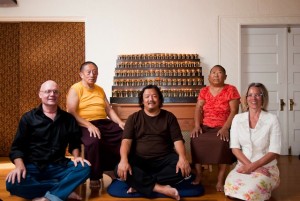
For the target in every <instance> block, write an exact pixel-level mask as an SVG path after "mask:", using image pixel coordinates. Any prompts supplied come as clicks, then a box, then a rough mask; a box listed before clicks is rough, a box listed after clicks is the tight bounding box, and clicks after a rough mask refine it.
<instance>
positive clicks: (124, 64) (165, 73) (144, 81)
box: [110, 53, 204, 103]
mask: <svg viewBox="0 0 300 201" xmlns="http://www.w3.org/2000/svg"><path fill="white" fill-rule="evenodd" d="M200 64H201V63H200V59H199V55H198V54H169V53H152V54H130V55H119V56H118V58H117V62H116V68H115V76H114V82H113V86H112V97H111V98H110V102H111V103H138V98H137V97H138V93H139V91H140V90H141V89H142V88H143V87H144V86H146V85H148V84H155V85H157V86H159V87H160V88H161V91H162V93H163V96H164V99H165V103H196V102H197V97H198V93H199V91H200V89H201V88H202V87H203V86H204V82H203V76H202V67H201V66H200Z"/></svg>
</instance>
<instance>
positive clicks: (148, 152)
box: [116, 85, 191, 200]
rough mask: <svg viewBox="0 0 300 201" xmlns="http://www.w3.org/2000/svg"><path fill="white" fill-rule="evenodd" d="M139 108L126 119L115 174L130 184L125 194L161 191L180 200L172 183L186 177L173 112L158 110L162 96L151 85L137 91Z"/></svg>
mask: <svg viewBox="0 0 300 201" xmlns="http://www.w3.org/2000/svg"><path fill="white" fill-rule="evenodd" d="M139 104H140V106H141V108H142V109H141V110H140V111H138V112H135V113H133V114H132V115H130V116H129V118H128V119H127V121H126V124H125V129H124V132H123V140H122V144H121V149H120V155H121V160H120V163H119V165H118V166H117V168H116V174H117V176H118V177H119V178H120V179H121V180H124V181H126V183H127V184H128V185H129V186H130V188H129V189H128V191H127V193H132V192H135V191H138V192H139V193H143V194H145V195H146V196H150V195H151V193H152V192H158V193H162V194H164V195H166V196H168V197H171V198H174V199H176V200H180V195H179V193H178V191H177V189H176V188H173V187H171V186H170V185H172V184H176V183H178V182H180V181H182V180H183V179H185V177H188V176H190V172H191V168H190V165H189V162H188V161H187V159H186V155H185V147H184V140H183V137H182V134H181V129H180V127H179V124H178V121H177V119H176V117H175V115H174V114H172V113H171V112H168V111H166V110H163V109H161V107H162V105H163V96H162V93H161V91H160V89H159V88H158V87H157V86H155V85H148V86H146V87H144V88H143V90H142V91H141V92H140V94H139Z"/></svg>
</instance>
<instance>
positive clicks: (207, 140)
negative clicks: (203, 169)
mask: <svg viewBox="0 0 300 201" xmlns="http://www.w3.org/2000/svg"><path fill="white" fill-rule="evenodd" d="M220 129H221V127H217V128H210V127H208V126H202V134H200V135H199V136H198V137H195V138H191V154H192V162H193V163H200V164H232V163H234V162H235V161H236V158H235V156H234V155H233V154H232V151H231V149H230V148H229V142H227V141H223V140H221V139H220V136H217V132H218V131H219V130H220Z"/></svg>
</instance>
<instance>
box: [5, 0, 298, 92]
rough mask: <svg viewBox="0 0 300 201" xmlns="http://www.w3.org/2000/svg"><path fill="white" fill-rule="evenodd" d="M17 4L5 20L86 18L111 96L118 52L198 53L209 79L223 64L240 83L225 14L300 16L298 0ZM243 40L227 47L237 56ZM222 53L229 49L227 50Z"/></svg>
mask: <svg viewBox="0 0 300 201" xmlns="http://www.w3.org/2000/svg"><path fill="white" fill-rule="evenodd" d="M18 4H19V6H18V7H13V8H0V21H84V22H86V60H92V61H94V62H95V63H97V64H98V66H99V69H100V75H99V77H98V81H97V83H98V84H99V85H101V86H102V87H103V88H104V90H105V91H106V94H107V96H108V97H110V96H111V86H112V84H113V76H114V68H115V63H116V58H117V55H119V54H136V53H164V52H165V53H197V54H199V55H200V58H201V62H202V67H203V74H204V76H205V79H206V78H207V74H208V71H209V68H210V67H211V66H213V65H215V64H221V65H224V67H225V68H227V69H228V80H227V82H228V83H231V84H235V85H238V83H239V82H238V79H239V76H238V70H239V67H238V63H237V60H234V61H231V60H232V59H229V60H228V59H227V60H226V58H228V57H226V58H223V59H221V56H223V57H224V54H223V53H222V55H221V51H220V40H219V39H220V38H222V40H223V41H224V40H226V38H225V39H224V35H221V31H220V29H222V32H226V26H225V27H224V23H223V25H222V26H220V23H221V22H222V19H224V18H225V19H226V17H232V16H234V17H236V18H243V17H245V18H258V19H259V18H260V17H263V18H266V17H276V19H279V21H280V19H286V17H295V16H300V1H299V0H285V1H282V0H51V1H50V0H48V1H46V0H18ZM220 19H221V20H220ZM234 19H235V18H233V20H234ZM297 19H298V18H297ZM283 22H284V23H286V21H284V20H283ZM299 24H300V21H299ZM225 25H226V24H225ZM233 26H237V25H236V24H234V23H233ZM231 29H232V27H231ZM237 31H239V29H238V27H236V29H235V30H233V32H234V33H235V34H236V35H237V36H238V34H237ZM226 33H228V32H226ZM229 33H230V32H229ZM236 35H234V37H236ZM229 37H230V36H229ZM231 37H232V35H231ZM228 45H229V46H230V43H229V44H228ZM238 45H239V44H234V46H233V47H228V50H230V51H233V54H234V56H231V57H233V58H234V59H237V58H236V57H238V55H237V52H238V48H239V47H238ZM225 47H226V46H225ZM222 52H224V53H226V54H230V52H228V51H227V52H226V49H222ZM226 54H225V55H226ZM220 62H221V63H220ZM222 62H223V63H222ZM205 81H206V80H205Z"/></svg>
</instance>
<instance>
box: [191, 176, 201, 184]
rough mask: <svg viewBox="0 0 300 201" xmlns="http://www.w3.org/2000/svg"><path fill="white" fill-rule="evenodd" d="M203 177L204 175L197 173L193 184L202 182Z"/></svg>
mask: <svg viewBox="0 0 300 201" xmlns="http://www.w3.org/2000/svg"><path fill="white" fill-rule="evenodd" d="M201 178H202V175H196V178H195V179H194V181H192V183H191V184H193V185H199V184H201Z"/></svg>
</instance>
